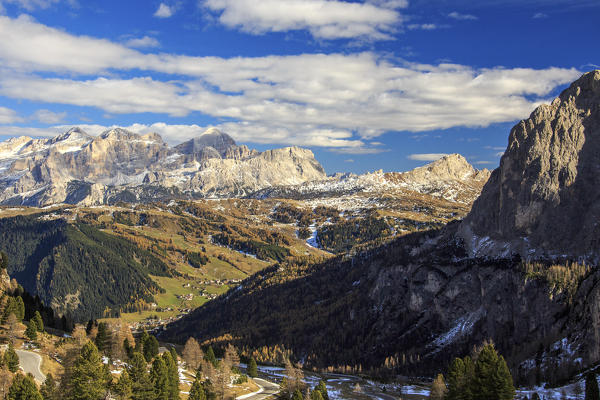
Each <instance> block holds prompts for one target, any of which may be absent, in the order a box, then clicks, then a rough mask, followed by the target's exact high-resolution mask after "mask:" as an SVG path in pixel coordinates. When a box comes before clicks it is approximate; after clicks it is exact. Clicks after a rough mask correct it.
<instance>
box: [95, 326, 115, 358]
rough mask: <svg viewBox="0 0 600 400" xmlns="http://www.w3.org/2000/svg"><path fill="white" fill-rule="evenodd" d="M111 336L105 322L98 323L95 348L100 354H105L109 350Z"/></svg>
mask: <svg viewBox="0 0 600 400" xmlns="http://www.w3.org/2000/svg"><path fill="white" fill-rule="evenodd" d="M110 342H111V334H110V331H109V329H108V324H107V323H106V322H100V323H99V324H98V333H97V334H96V339H95V340H94V343H96V347H97V348H98V351H99V352H100V353H103V354H106V353H108V351H109V350H110Z"/></svg>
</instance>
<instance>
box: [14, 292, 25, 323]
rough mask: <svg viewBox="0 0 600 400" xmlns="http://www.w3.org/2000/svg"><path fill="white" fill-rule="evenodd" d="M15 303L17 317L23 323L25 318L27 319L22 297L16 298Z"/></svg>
mask: <svg viewBox="0 0 600 400" xmlns="http://www.w3.org/2000/svg"><path fill="white" fill-rule="evenodd" d="M15 302H16V305H15V311H16V313H15V317H17V319H18V320H19V321H23V318H25V303H23V298H22V297H21V296H17V297H16V298H15Z"/></svg>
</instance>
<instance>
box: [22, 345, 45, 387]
mask: <svg viewBox="0 0 600 400" xmlns="http://www.w3.org/2000/svg"><path fill="white" fill-rule="evenodd" d="M15 351H16V353H17V355H18V356H19V363H20V364H21V369H22V370H23V371H25V373H26V374H31V375H33V377H34V378H35V380H36V381H37V382H38V383H40V384H41V383H43V382H44V381H45V380H46V375H44V374H43V373H42V371H41V370H40V366H41V365H42V357H41V356H40V355H39V354H37V353H34V352H32V351H26V350H15Z"/></svg>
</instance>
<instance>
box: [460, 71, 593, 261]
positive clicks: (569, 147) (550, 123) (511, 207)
mask: <svg viewBox="0 0 600 400" xmlns="http://www.w3.org/2000/svg"><path fill="white" fill-rule="evenodd" d="M599 220H600V71H593V72H589V73H587V74H585V75H583V76H582V77H581V78H580V79H578V80H577V81H575V82H574V83H573V84H571V86H570V87H569V88H568V89H566V90H565V91H563V93H561V95H560V96H559V97H558V98H556V99H555V100H554V101H553V102H552V103H551V104H549V105H542V106H540V107H538V108H537V109H536V110H535V111H534V112H533V113H532V114H531V116H530V117H529V118H528V119H526V120H523V121H521V122H519V123H518V124H517V125H516V126H515V127H514V128H513V129H512V130H511V132H510V137H509V139H508V147H507V149H506V152H505V153H504V155H503V156H502V159H501V161H500V167H499V168H498V169H496V170H495V171H494V172H493V173H492V175H491V177H490V179H489V181H488V182H487V184H486V185H485V187H484V188H483V191H482V193H481V196H480V197H479V198H478V199H477V201H476V202H475V203H474V205H473V208H472V211H471V213H470V214H469V215H468V217H467V218H465V220H464V222H463V223H462V225H461V227H460V230H459V237H460V238H461V239H462V240H464V243H465V245H466V247H467V249H468V251H469V254H470V255H472V256H490V257H502V256H510V255H511V254H513V253H515V254H520V255H521V256H523V257H527V258H537V257H548V256H553V257H561V256H568V257H577V258H579V257H583V258H587V259H589V260H591V261H594V262H596V263H597V262H598V261H599V260H600V224H599V223H598V221H599Z"/></svg>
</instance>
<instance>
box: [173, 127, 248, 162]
mask: <svg viewBox="0 0 600 400" xmlns="http://www.w3.org/2000/svg"><path fill="white" fill-rule="evenodd" d="M206 147H212V148H213V149H215V150H216V151H217V153H218V154H219V155H220V156H221V157H225V155H226V153H227V150H228V149H229V148H231V147H236V143H235V140H233V139H232V138H231V136H229V135H228V134H226V133H224V132H221V131H220V130H218V129H216V128H209V129H208V130H206V131H205V132H203V133H202V134H201V135H200V136H198V137H195V138H193V139H190V140H188V141H187V142H183V143H181V144H180V145H178V146H175V149H176V150H177V151H179V152H180V153H183V154H200V153H202V150H203V149H204V148H206Z"/></svg>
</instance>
